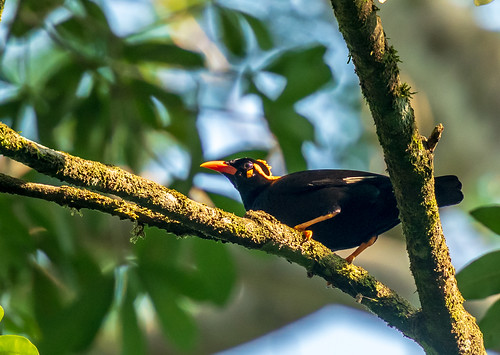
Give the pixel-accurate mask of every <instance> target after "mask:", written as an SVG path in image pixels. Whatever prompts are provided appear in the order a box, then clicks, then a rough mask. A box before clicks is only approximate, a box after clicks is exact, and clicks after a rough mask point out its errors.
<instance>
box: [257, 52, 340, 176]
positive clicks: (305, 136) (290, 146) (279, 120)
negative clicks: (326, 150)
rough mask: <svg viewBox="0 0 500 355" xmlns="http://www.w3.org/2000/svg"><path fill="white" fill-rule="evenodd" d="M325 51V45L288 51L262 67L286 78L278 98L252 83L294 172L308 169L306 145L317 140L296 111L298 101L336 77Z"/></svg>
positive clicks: (287, 162)
mask: <svg viewBox="0 0 500 355" xmlns="http://www.w3.org/2000/svg"><path fill="white" fill-rule="evenodd" d="M325 52H326V48H325V47H324V46H315V47H312V48H298V49H294V50H290V51H284V52H282V53H280V54H278V55H277V56H275V57H274V58H273V59H272V60H271V62H270V63H269V64H268V65H267V66H265V67H264V68H262V69H263V70H265V71H268V72H273V73H276V74H278V75H280V76H282V77H284V78H285V79H286V86H285V88H284V90H283V91H282V92H281V95H279V96H278V97H277V98H276V99H274V100H273V99H270V98H268V97H267V96H266V95H265V94H264V93H261V92H260V91H259V90H258V89H257V86H255V85H254V86H252V89H253V90H255V91H256V92H257V93H259V94H260V96H261V98H262V101H263V106H264V112H265V114H266V118H267V121H268V124H269V128H270V130H271V132H273V134H274V135H275V136H276V139H277V140H278V142H279V145H280V148H281V150H282V151H283V156H284V157H285V161H286V164H287V167H288V169H289V170H291V171H297V170H305V169H306V168H307V165H306V162H305V159H304V157H303V154H302V145H303V143H304V142H305V141H313V140H314V129H313V126H312V124H311V123H310V122H309V121H308V120H307V119H306V118H304V117H302V116H301V115H299V114H298V113H297V112H296V111H295V104H296V103H297V102H298V101H300V100H301V99H304V98H305V97H307V96H309V95H311V94H313V93H314V92H316V91H318V90H319V89H320V88H321V87H323V86H324V85H325V84H326V83H328V82H329V81H331V80H332V73H331V71H330V68H329V67H328V66H327V65H326V64H325V62H324V60H323V57H324V55H325Z"/></svg>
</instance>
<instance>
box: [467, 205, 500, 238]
mask: <svg viewBox="0 0 500 355" xmlns="http://www.w3.org/2000/svg"><path fill="white" fill-rule="evenodd" d="M470 214H471V215H472V217H474V218H475V219H476V220H477V221H479V222H480V223H482V224H483V225H485V226H486V227H487V228H489V229H490V230H492V231H493V232H495V233H496V234H498V235H500V206H498V205H496V206H484V207H479V208H476V209H475V210H472V211H471V212H470Z"/></svg>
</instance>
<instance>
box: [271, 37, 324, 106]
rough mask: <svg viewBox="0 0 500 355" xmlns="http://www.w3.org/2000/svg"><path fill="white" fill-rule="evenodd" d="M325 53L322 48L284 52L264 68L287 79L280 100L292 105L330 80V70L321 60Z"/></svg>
mask: <svg viewBox="0 0 500 355" xmlns="http://www.w3.org/2000/svg"><path fill="white" fill-rule="evenodd" d="M325 53H326V48H325V47H324V46H315V47H312V48H299V49H294V50H290V51H285V52H283V53H282V54H280V55H279V56H278V58H276V59H275V60H273V61H272V62H271V64H269V65H268V66H267V67H265V68H264V69H265V70H266V71H270V72H273V73H276V74H279V75H282V76H284V77H285V78H286V79H287V84H286V88H285V90H284V91H283V93H282V94H281V96H280V97H279V99H280V100H283V101H284V102H286V103H290V104H293V103H294V102H297V101H298V100H300V99H303V98H305V97H306V96H309V95H311V94H312V93H314V92H316V91H317V90H318V89H320V88H321V87H322V86H323V85H325V84H326V83H327V82H329V81H330V80H331V79H332V73H331V71H330V68H329V67H328V66H327V65H326V64H325V61H324V59H323V57H324V55H325Z"/></svg>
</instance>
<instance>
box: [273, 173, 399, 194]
mask: <svg viewBox="0 0 500 355" xmlns="http://www.w3.org/2000/svg"><path fill="white" fill-rule="evenodd" d="M360 184H369V185H374V186H379V185H387V184H390V180H389V178H388V177H387V176H384V175H379V174H373V173H368V172H364V171H354V170H308V171H301V172H297V173H292V174H289V175H285V176H283V177H282V178H280V179H278V180H276V181H275V182H274V183H273V190H275V192H277V193H279V192H281V191H283V192H284V193H292V194H302V193H307V192H310V191H314V190H319V189H326V188H335V187H338V188H342V187H354V186H357V185H360Z"/></svg>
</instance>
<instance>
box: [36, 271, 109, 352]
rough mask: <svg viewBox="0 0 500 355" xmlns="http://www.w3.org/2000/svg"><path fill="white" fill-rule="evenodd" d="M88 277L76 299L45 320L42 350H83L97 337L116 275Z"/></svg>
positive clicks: (107, 308) (106, 310)
mask: <svg viewBox="0 0 500 355" xmlns="http://www.w3.org/2000/svg"><path fill="white" fill-rule="evenodd" d="M88 281H89V282H87V284H86V285H85V287H84V288H83V289H82V291H81V292H80V293H79V294H78V297H77V298H76V299H75V300H74V301H73V302H71V303H70V304H69V305H68V306H67V307H65V308H64V309H62V310H61V311H60V312H58V313H56V314H53V315H51V316H47V317H50V318H49V319H47V320H45V321H44V322H43V324H44V325H43V327H42V333H43V337H42V341H41V343H40V350H41V352H42V353H44V354H66V353H75V352H81V351H83V350H85V349H86V348H87V347H88V346H89V345H90V344H91V343H92V341H93V340H94V338H95V336H96V334H97V332H98V330H99V328H100V326H101V324H102V322H103V320H104V317H105V316H106V314H107V312H108V310H109V307H110V306H111V302H112V300H113V290H114V277H113V276H112V275H109V276H108V275H103V276H101V277H98V278H97V279H93V280H88Z"/></svg>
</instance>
